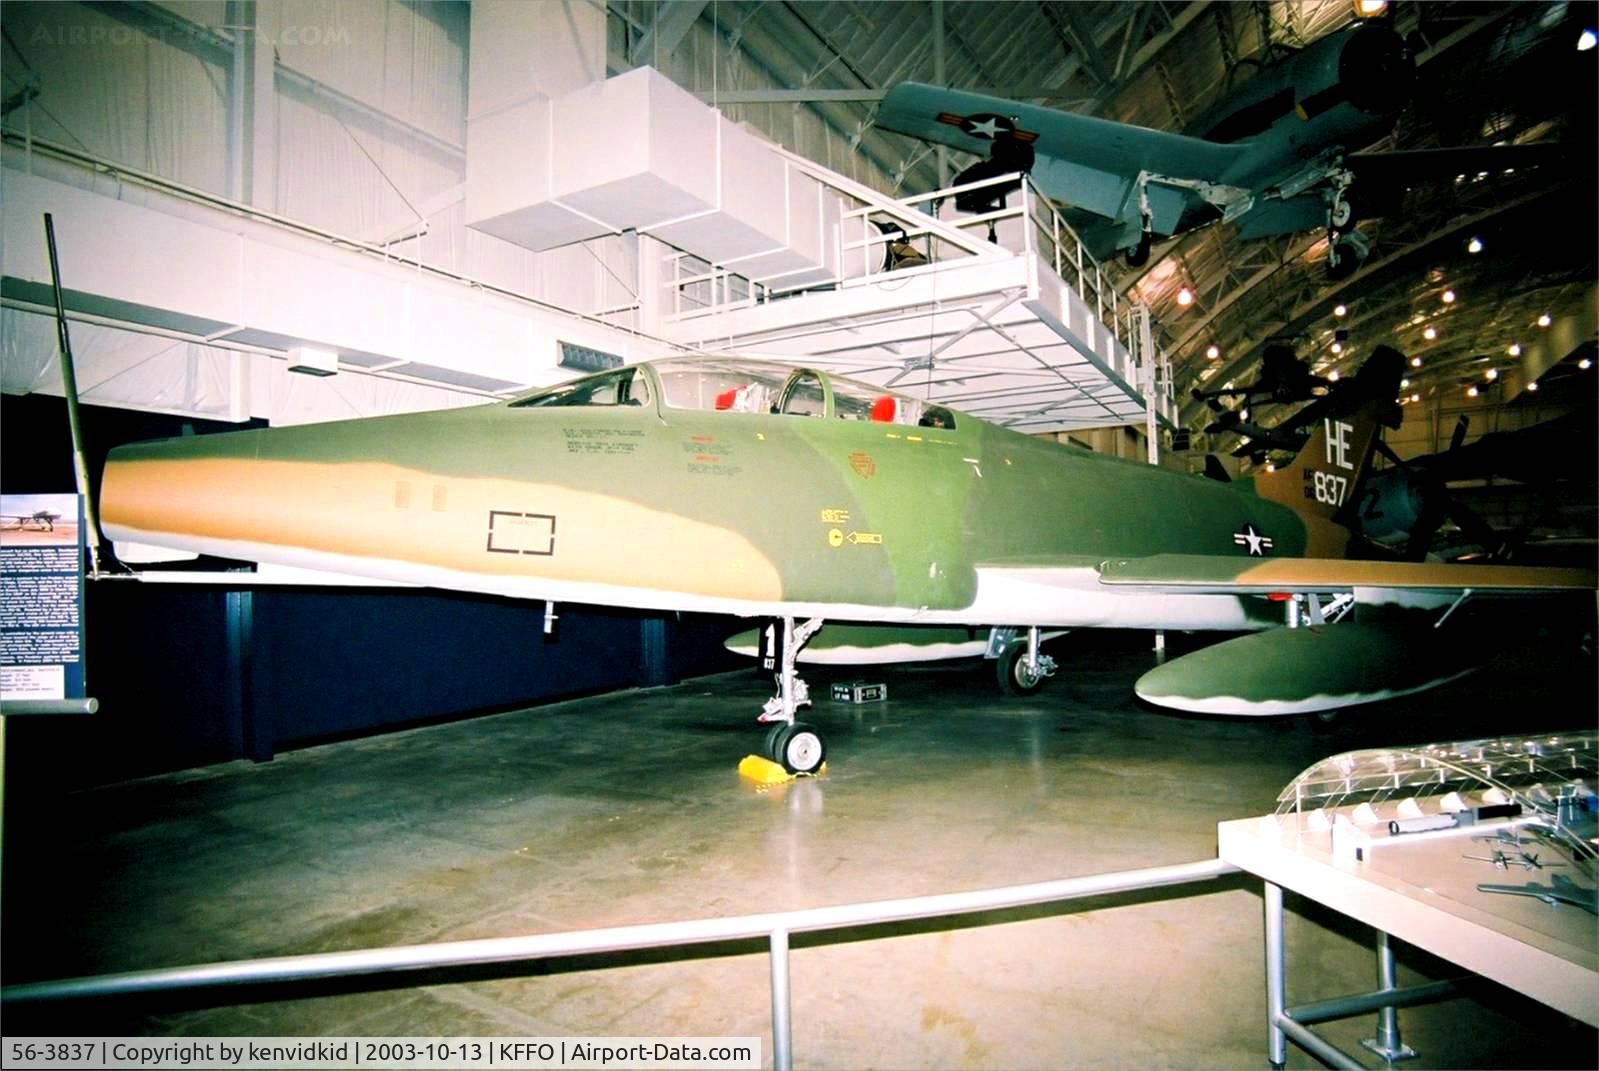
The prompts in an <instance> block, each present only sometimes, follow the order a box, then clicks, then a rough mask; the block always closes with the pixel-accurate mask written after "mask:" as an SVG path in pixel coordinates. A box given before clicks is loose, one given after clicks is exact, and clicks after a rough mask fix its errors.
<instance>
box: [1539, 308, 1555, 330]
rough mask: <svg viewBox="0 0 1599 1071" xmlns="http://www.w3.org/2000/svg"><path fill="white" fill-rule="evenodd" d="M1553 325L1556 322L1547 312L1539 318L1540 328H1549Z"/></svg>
mask: <svg viewBox="0 0 1599 1071" xmlns="http://www.w3.org/2000/svg"><path fill="white" fill-rule="evenodd" d="M1552 323H1554V321H1553V320H1551V319H1550V318H1549V314H1548V313H1547V312H1545V313H1542V314H1540V315H1539V317H1538V326H1539V327H1548V326H1549V325H1550V324H1552Z"/></svg>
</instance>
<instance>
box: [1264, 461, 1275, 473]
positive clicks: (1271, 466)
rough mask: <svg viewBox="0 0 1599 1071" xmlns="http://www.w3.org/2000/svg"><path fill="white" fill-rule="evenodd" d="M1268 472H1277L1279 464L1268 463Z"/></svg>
mask: <svg viewBox="0 0 1599 1071" xmlns="http://www.w3.org/2000/svg"><path fill="white" fill-rule="evenodd" d="M1266 471H1267V472H1276V471H1277V463H1276V462H1275V461H1268V462H1266Z"/></svg>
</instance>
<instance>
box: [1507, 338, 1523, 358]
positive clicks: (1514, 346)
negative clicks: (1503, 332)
mask: <svg viewBox="0 0 1599 1071" xmlns="http://www.w3.org/2000/svg"><path fill="white" fill-rule="evenodd" d="M1505 352H1506V353H1508V354H1510V356H1512V357H1520V356H1521V343H1519V342H1512V343H1511V344H1510V348H1509V349H1507V350H1506V351H1505Z"/></svg>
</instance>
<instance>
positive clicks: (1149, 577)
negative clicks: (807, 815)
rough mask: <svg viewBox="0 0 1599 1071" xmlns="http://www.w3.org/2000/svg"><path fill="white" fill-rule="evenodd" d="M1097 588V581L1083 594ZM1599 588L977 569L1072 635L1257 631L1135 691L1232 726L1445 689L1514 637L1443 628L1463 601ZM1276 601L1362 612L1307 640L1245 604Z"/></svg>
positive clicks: (1140, 561) (1227, 573) (1311, 631)
mask: <svg viewBox="0 0 1599 1071" xmlns="http://www.w3.org/2000/svg"><path fill="white" fill-rule="evenodd" d="M1253 534H1255V535H1257V536H1258V535H1259V533H1253ZM1085 576H1091V577H1093V580H1092V581H1089V582H1087V583H1085V582H1084V581H1085ZM1596 587H1599V575H1596V573H1595V571H1594V570H1592V569H1547V568H1534V567H1527V566H1514V565H1483V566H1475V565H1454V564H1440V563H1432V562H1381V561H1346V560H1341V559H1327V558H1260V557H1255V558H1249V557H1231V556H1224V555H1192V554H1157V555H1150V556H1147V557H1141V558H1120V559H1110V560H1104V561H1100V562H1098V563H1097V564H1096V565H1093V566H1092V567H1091V568H1085V563H1084V562H1083V560H1081V559H1055V560H1044V559H1038V560H1030V561H1024V560H1019V559H1005V560H1001V561H995V562H990V563H987V564H985V565H980V566H979V567H978V590H979V592H980V593H981V592H983V591H984V590H985V589H987V590H990V591H992V592H993V593H994V594H995V595H997V596H1000V597H1002V598H1003V599H1004V600H1006V602H1007V603H1008V604H1009V605H1012V606H1016V607H1024V608H1025V611H1026V612H1027V613H1028V614H1029V615H1035V616H1037V617H1038V618H1039V619H1040V620H1049V619H1050V616H1049V615H1050V613H1051V611H1052V610H1053V613H1054V615H1055V619H1056V620H1059V621H1060V622H1061V623H1066V622H1068V621H1073V622H1074V623H1082V621H1081V618H1082V617H1083V615H1085V614H1093V615H1097V617H1098V620H1095V621H1093V622H1092V623H1094V624H1113V625H1120V626H1123V627H1129V628H1167V629H1182V628H1185V627H1195V626H1194V625H1193V622H1196V621H1202V622H1204V623H1203V624H1199V625H1198V626H1197V627H1199V628H1211V629H1218V628H1234V629H1255V630H1257V631H1254V632H1252V633H1250V634H1248V635H1245V636H1240V637H1238V638H1236V639H1230V640H1225V641H1223V642H1221V643H1217V644H1213V645H1211V646H1209V647H1203V648H1200V649H1199V650H1197V651H1194V652H1192V653H1190V654H1186V655H1183V656H1182V657H1180V658H1176V659H1172V660H1170V661H1167V662H1165V663H1164V664H1162V665H1158V666H1156V667H1155V668H1154V669H1151V670H1150V671H1149V672H1147V673H1145V674H1144V675H1143V676H1142V677H1140V678H1139V679H1138V682H1137V683H1136V684H1135V685H1134V691H1135V692H1136V693H1137V694H1138V696H1139V697H1140V698H1141V699H1143V700H1145V701H1146V702H1149V703H1153V704H1155V705H1157V706H1164V707H1171V708H1173V709H1176V710H1185V711H1191V712H1195V713H1202V714H1227V715H1281V714H1305V713H1312V712H1316V711H1325V710H1336V709H1338V708H1340V707H1347V706H1352V705H1354V704H1358V703H1369V702H1375V701H1378V700H1383V699H1392V698H1396V697H1398V696H1404V695H1409V694H1411V693H1413V692H1419V691H1423V690H1425V689H1428V688H1432V687H1435V686H1437V685H1439V684H1443V683H1445V682H1447V681H1450V680H1453V679H1455V678H1457V677H1460V676H1462V675H1464V674H1466V673H1469V672H1470V671H1471V670H1473V669H1475V668H1477V666H1478V665H1479V664H1480V663H1481V661H1482V660H1483V659H1484V658H1485V657H1486V656H1485V653H1484V652H1491V651H1492V650H1493V649H1494V644H1493V643H1491V642H1488V641H1487V639H1486V636H1485V630H1487V631H1488V632H1492V633H1494V634H1497V633H1499V632H1502V631H1504V630H1505V628H1506V622H1507V621H1508V619H1507V618H1505V617H1503V616H1501V615H1500V614H1499V611H1498V610H1496V609H1492V608H1487V607H1482V606H1478V609H1479V611H1480V612H1479V613H1478V614H1477V615H1476V619H1475V620H1474V621H1467V622H1466V623H1459V622H1460V621H1461V619H1462V618H1469V617H1470V611H1469V610H1468V612H1467V614H1465V615H1460V616H1459V617H1457V618H1456V619H1455V621H1454V622H1451V624H1450V627H1449V628H1447V629H1446V628H1443V627H1441V626H1442V625H1443V624H1444V623H1445V622H1446V621H1448V620H1449V618H1450V615H1452V614H1453V611H1454V608H1455V606H1456V605H1458V603H1459V599H1460V597H1461V596H1464V595H1466V594H1468V593H1469V594H1471V595H1472V596H1473V599H1472V600H1471V602H1472V603H1473V604H1476V598H1475V597H1476V596H1478V595H1519V596H1543V595H1557V594H1562V593H1567V594H1570V593H1583V592H1591V591H1593V590H1595V588H1596ZM1278 593H1287V594H1294V595H1307V594H1316V595H1338V594H1343V593H1352V594H1353V596H1354V599H1355V603H1356V606H1357V610H1356V613H1355V614H1354V615H1353V617H1351V618H1347V619H1344V620H1339V621H1336V622H1331V623H1326V624H1324V623H1323V622H1322V620H1321V619H1320V617H1318V616H1315V613H1314V611H1312V615H1311V616H1310V617H1308V618H1306V619H1304V620H1305V621H1306V625H1307V627H1302V628H1287V627H1282V624H1283V623H1284V622H1285V621H1286V618H1287V613H1286V611H1284V610H1283V609H1282V608H1281V607H1280V606H1278V604H1276V603H1272V602H1268V601H1267V600H1266V599H1264V598H1241V597H1240V596H1266V595H1273V594H1278ZM1584 601H1585V602H1586V600H1584ZM1229 605H1232V606H1234V607H1237V608H1238V609H1236V610H1235V612H1236V613H1237V614H1238V615H1239V616H1238V619H1237V621H1236V622H1235V623H1233V624H1228V623H1227V621H1226V617H1225V613H1226V609H1227V607H1228V606H1229ZM1248 607H1254V608H1255V610H1254V612H1250V611H1248V610H1247V609H1245V608H1248ZM1446 607H1447V608H1448V609H1445V608H1446ZM1124 608H1125V609H1124ZM1261 608H1265V610H1266V612H1265V613H1264V614H1261V613H1260V612H1259V611H1260V609H1261ZM1590 609H1591V605H1590ZM1273 625H1276V626H1277V627H1272V626H1273ZM1509 627H1511V628H1514V627H1515V626H1514V625H1511V626H1509ZM1262 628H1264V631H1258V630H1261V629H1262ZM1463 633H1464V635H1463Z"/></svg>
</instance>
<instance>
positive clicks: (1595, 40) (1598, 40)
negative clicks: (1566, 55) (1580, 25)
mask: <svg viewBox="0 0 1599 1071" xmlns="http://www.w3.org/2000/svg"><path fill="white" fill-rule="evenodd" d="M1595 44H1599V37H1595V36H1594V33H1593V31H1592V30H1583V31H1582V32H1581V33H1580V34H1578V35H1577V51H1578V52H1587V51H1588V50H1589V49H1591V48H1593V46H1594V45H1595Z"/></svg>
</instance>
